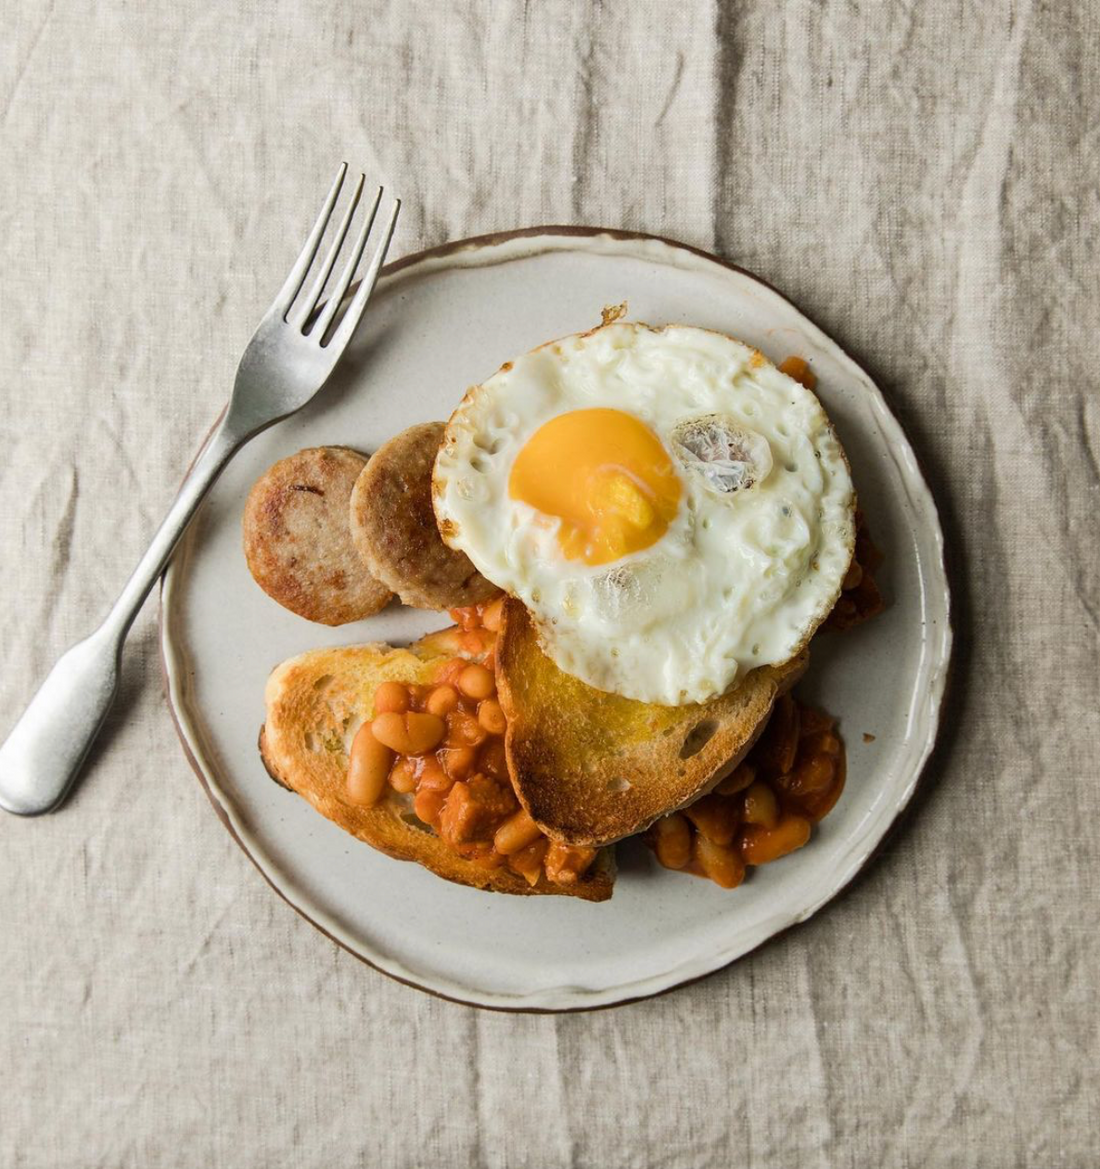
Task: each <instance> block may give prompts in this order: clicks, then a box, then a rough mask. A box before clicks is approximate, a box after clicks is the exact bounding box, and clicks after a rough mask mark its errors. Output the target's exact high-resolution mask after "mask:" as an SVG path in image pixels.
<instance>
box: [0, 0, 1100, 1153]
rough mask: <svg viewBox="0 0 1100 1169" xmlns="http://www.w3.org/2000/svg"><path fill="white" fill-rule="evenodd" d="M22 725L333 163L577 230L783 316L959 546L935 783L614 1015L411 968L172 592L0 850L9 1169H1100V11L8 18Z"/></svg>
mask: <svg viewBox="0 0 1100 1169" xmlns="http://www.w3.org/2000/svg"><path fill="white" fill-rule="evenodd" d="M3 25H4V32H3V37H2V38H0V159H2V165H0V229H2V230H0V237H2V248H3V264H2V267H0V287H2V292H0V307H2V313H0V393H2V398H0V428H2V435H3V460H2V463H0V484H2V489H3V495H2V498H3V506H2V507H0V550H2V551H0V582H2V589H3V598H4V601H3V604H0V631H2V642H0V644H2V646H3V669H2V670H0V723H2V725H0V731H2V732H6V730H7V728H8V727H9V726H10V725H11V723H12V722H13V721H14V720H15V718H16V717H17V715H18V713H19V711H20V710H21V709H22V706H23V703H24V702H25V701H26V699H27V698H28V697H29V695H30V693H31V690H32V688H33V686H34V685H35V684H36V683H37V681H38V680H39V679H40V678H41V677H42V676H43V675H44V674H45V672H46V670H47V668H48V666H49V664H50V663H51V662H52V661H53V659H54V657H55V656H56V655H57V654H58V653H59V652H60V651H61V650H62V649H63V648H64V647H65V646H67V645H68V644H69V643H70V642H71V641H73V640H74V639H76V638H77V637H78V636H80V635H83V634H84V633H85V632H86V631H88V630H89V629H90V628H91V626H92V625H93V624H94V623H95V622H96V621H97V620H98V618H99V617H100V615H101V614H102V612H103V611H104V608H105V606H106V604H107V603H108V602H109V600H110V599H112V598H113V596H114V595H115V593H116V592H117V590H118V588H119V587H120V585H121V582H122V581H123V579H124V578H125V576H126V574H127V572H128V571H129V569H130V568H131V567H132V565H133V563H134V562H135V561H136V558H137V556H138V554H139V553H140V551H141V550H142V549H143V548H144V544H145V541H146V540H147V538H148V536H149V535H150V533H151V532H152V530H153V528H154V526H155V524H156V523H157V522H158V521H159V518H160V516H161V514H162V512H163V511H164V509H165V507H166V506H167V504H168V502H169V500H170V499H171V497H172V494H173V491H174V488H175V486H176V484H177V483H178V481H179V478H180V475H181V474H182V472H183V469H184V468H185V466H186V465H187V462H188V460H189V458H190V456H191V453H192V452H193V450H194V448H195V446H196V444H197V442H198V441H199V439H200V437H201V436H202V435H203V433H204V432H205V430H206V427H207V426H208V425H209V423H210V421H211V420H212V418H213V417H214V415H215V414H216V412H217V410H218V409H219V407H220V404H221V403H222V401H223V399H224V397H225V395H226V392H227V389H228V386H229V385H230V381H231V377H232V374H233V372H234V369H235V366H236V361H237V358H238V356H239V354H240V352H241V349H242V347H243V345H244V343H245V341H246V340H247V339H248V337H249V336H250V334H251V330H252V328H253V326H254V324H255V322H256V321H257V319H258V318H259V315H260V314H261V313H262V311H263V310H264V309H265V308H266V306H267V304H268V302H269V300H270V297H271V295H272V294H273V291H274V289H275V288H277V287H278V285H279V283H280V282H281V280H282V277H283V275H284V269H285V267H286V266H287V264H288V261H289V258H290V256H291V255H292V254H293V251H294V250H295V249H296V247H297V243H298V240H299V237H300V236H301V233H302V226H303V223H304V222H306V219H305V218H304V217H308V216H309V215H310V214H312V212H313V209H314V207H315V206H316V204H317V202H318V196H319V192H320V191H321V190H322V189H323V188H324V184H325V182H326V181H327V178H328V176H329V175H330V174H331V173H332V170H333V168H334V165H335V163H336V162H337V161H338V160H339V159H341V158H348V159H349V160H351V161H352V163H353V164H359V165H362V167H363V168H364V169H365V170H366V171H367V172H368V174H369V175H370V176H371V177H377V178H379V179H381V180H384V181H386V182H387V183H388V184H389V185H390V186H391V187H392V188H393V190H394V191H395V192H398V193H400V194H401V195H402V196H403V198H404V199H405V201H406V202H405V213H404V217H403V220H402V223H401V226H400V229H399V234H398V237H397V240H396V242H395V247H394V252H393V254H394V255H399V254H401V253H404V252H409V251H413V250H416V249H419V248H421V247H424V246H429V245H433V244H438V243H442V242H444V241H446V240H449V239H453V238H457V237H461V236H465V235H470V234H474V233H478V232H487V231H493V230H498V229H506V228H512V227H517V226H527V225H531V224H537V223H580V224H599V225H606V226H612V227H624V228H631V229H636V230H641V231H648V232H654V233H659V234H663V235H667V236H672V237H674V238H678V239H681V240H684V241H686V242H688V243H690V244H693V245H696V246H699V247H703V248H707V249H713V250H715V251H717V252H718V253H719V254H721V255H722V256H724V257H727V258H729V259H731V260H734V261H737V262H738V263H741V264H743V265H745V266H746V267H748V268H750V269H752V270H754V271H755V272H757V273H758V274H760V275H761V276H763V277H764V278H765V279H767V280H768V281H770V282H772V283H774V284H775V285H777V286H778V287H779V288H781V289H782V290H783V291H785V292H786V293H787V294H788V295H790V296H791V297H792V298H793V299H794V300H795V301H796V303H798V304H799V305H800V306H801V307H802V308H803V309H804V310H805V311H806V312H808V313H809V315H810V316H811V317H813V318H814V319H815V320H817V321H818V322H819V323H820V324H821V325H822V326H823V327H824V328H825V329H826V331H827V332H829V333H830V334H832V335H833V336H834V337H836V338H837V339H838V340H839V341H840V342H841V343H842V344H843V345H844V346H846V347H847V348H848V349H849V350H850V351H851V352H853V353H854V354H855V355H856V357H857V358H858V360H860V361H861V362H862V363H863V364H864V365H865V366H866V367H867V368H868V369H869V370H870V371H871V373H872V375H873V376H874V377H875V378H876V380H877V381H878V382H879V384H880V385H881V386H882V388H883V390H884V392H885V394H886V396H887V398H888V400H889V401H890V403H891V405H892V407H893V409H894V410H895V411H896V413H897V414H898V416H899V417H900V418H901V420H902V422H903V424H904V425H905V427H906V428H907V430H908V432H909V434H910V435H911V437H912V440H913V443H914V445H915V447H916V449H917V451H918V453H919V455H920V457H921V460H922V462H923V464H924V466H925V468H926V471H927V474H928V476H929V478H930V481H931V483H932V486H933V489H934V491H935V493H936V496H937V499H938V501H939V505H940V508H941V514H942V517H943V521H944V525H945V528H946V533H947V538H948V544H949V553H950V558H951V563H952V568H953V580H954V586H955V590H956V591H955V604H956V612H957V645H958V649H957V659H956V668H955V684H954V688H953V690H952V692H951V695H950V698H949V704H948V712H947V725H946V729H945V731H944V734H943V741H942V744H941V747H940V750H939V751H938V753H937V755H936V757H935V759H934V761H933V765H932V769H931V772H930V776H929V779H928V782H927V784H926V786H925V788H924V793H923V795H922V796H921V797H920V798H919V799H918V801H917V803H916V806H915V808H914V810H913V812H912V814H911V815H910V816H909V818H908V819H907V821H906V823H905V825H904V827H903V829H902V830H901V831H900V832H899V833H898V834H897V835H896V836H895V837H894V839H893V841H892V843H891V844H890V846H889V847H888V849H887V850H886V852H885V853H884V854H883V855H882V856H881V857H880V859H879V860H878V861H877V862H876V863H875V864H874V865H873V866H872V867H871V868H870V870H869V871H868V872H867V873H866V874H865V875H864V876H863V877H862V878H861V879H860V880H859V881H858V882H857V884H856V885H855V887H854V888H853V889H852V890H851V891H850V892H849V893H847V894H846V895H845V896H844V897H842V898H841V899H840V900H839V901H838V902H836V903H835V904H833V905H832V906H830V907H829V908H828V909H827V910H826V911H824V912H822V913H821V914H820V915H819V916H818V917H817V918H816V919H814V920H813V921H812V922H811V923H810V924H808V925H806V926H804V927H802V928H799V929H798V930H795V931H794V932H792V933H790V934H788V935H786V936H784V937H783V938H782V939H780V940H778V941H776V942H773V943H772V944H769V945H768V946H766V947H764V949H762V950H761V951H759V952H758V953H756V954H754V955H752V956H751V957H749V958H747V959H745V960H744V961H742V962H740V963H738V964H736V965H735V966H734V967H732V968H730V969H729V970H726V971H723V972H721V973H719V974H717V975H715V976H713V977H711V978H708V979H706V980H705V981H703V982H701V983H699V984H697V985H694V986H691V987H689V988H685V989H682V990H679V991H676V992H673V993H672V994H669V995H666V996H664V997H661V998H658V999H655V1000H652V1001H648V1002H643V1003H639V1004H636V1005H633V1006H628V1007H623V1008H619V1009H615V1010H610V1011H605V1012H600V1013H595V1014H580V1015H572V1016H562V1017H538V1016H508V1015H500V1014H493V1013H488V1012H485V1011H480V1010H476V1009H472V1008H467V1007H462V1006H456V1005H452V1004H450V1003H446V1002H441V1001H439V1000H436V999H433V998H431V997H429V996H428V995H425V994H422V993H419V992H417V991H415V990H411V989H408V988H406V987H404V986H400V985H398V984H396V983H393V982H391V981H389V980H388V979H386V978H385V977H383V976H382V975H380V974H377V973H375V972H374V971H372V970H371V969H369V968H367V967H365V966H364V965H362V964H361V963H359V962H358V961H356V960H355V959H354V958H352V957H350V956H349V955H348V954H346V953H344V952H343V951H341V950H339V949H337V948H336V947H335V946H334V945H333V944H332V943H330V942H329V941H327V940H326V939H325V938H323V937H322V936H321V935H320V934H318V933H317V932H316V931H315V930H314V929H313V928H312V927H311V926H310V925H309V924H307V923H306V922H305V921H304V920H302V919H301V918H299V917H298V916H297V915H296V914H295V913H293V912H292V911H291V910H290V909H289V908H288V907H287V906H286V905H285V904H284V903H283V902H282V901H280V900H279V899H278V898H277V897H276V896H274V895H273V893H272V892H271V890H270V889H269V888H268V887H267V886H266V885H265V883H264V882H263V881H262V880H261V879H260V877H259V876H258V874H257V873H256V872H255V870H254V869H253V868H252V866H251V865H250V864H249V862H248V860H247V859H246V857H245V856H244V855H243V854H242V853H241V852H240V850H239V849H238V848H237V847H236V846H235V845H234V844H233V842H232V840H231V839H230V837H229V835H228V834H227V833H226V832H225V830H224V828H223V827H222V825H221V824H220V823H219V821H218V819H217V817H216V816H215V815H214V814H213V813H212V811H211V809H210V807H209V805H208V803H207V800H206V797H205V796H204V795H203V792H202V790H201V788H200V787H199V784H198V783H197V782H196V781H195V778H194V776H193V775H192V773H191V770H190V768H189V766H188V764H187V762H186V761H185V759H184V757H183V754H182V752H181V750H180V748H179V744H178V742H177V740H176V735H175V732H174V730H173V728H172V724H171V720H170V718H169V716H168V713H167V710H166V706H165V701H164V697H163V693H162V688H161V682H160V677H159V665H158V653H157V634H156V626H155V612H154V610H155V606H154V605H150V606H148V607H147V609H146V611H145V612H144V614H143V616H142V617H141V618H140V620H139V621H138V623H137V625H136V627H135V629H134V632H133V634H132V636H131V638H130V642H129V646H128V650H127V653H126V658H125V670H124V677H123V686H122V695H121V700H120V702H119V703H118V706H117V708H116V710H115V712H114V713H113V715H112V716H111V720H110V724H109V727H108V731H107V733H106V734H105V735H104V736H103V738H102V740H101V742H100V743H99V745H98V746H97V747H96V749H95V753H94V755H93V758H92V763H91V766H90V768H89V769H88V773H87V775H86V777H85V781H84V783H83V784H82V786H81V787H80V788H79V790H78V791H77V792H76V794H75V796H74V797H73V799H72V800H71V801H70V802H69V803H68V805H67V806H66V807H65V809H64V811H63V812H61V813H60V814H58V815H55V816H50V817H46V818H43V819H39V820H36V821H20V820H16V819H14V818H12V817H6V816H5V817H0V988H2V996H0V1068H2V1069H3V1071H2V1084H0V1164H2V1165H4V1166H36V1167H37V1166H50V1167H53V1166H104V1167H106V1166H122V1165H126V1166H129V1165H133V1166H157V1165H188V1166H190V1165H196V1166H200V1165H201V1166H234V1167H235V1166H246V1165H247V1166H253V1165H255V1166H271V1165H294V1166H298V1167H302V1169H306V1167H311V1166H333V1165H348V1164H363V1165H371V1166H375V1165H378V1166H381V1165H397V1166H406V1165H407V1166H412V1165H424V1166H442V1167H450V1166H566V1165H577V1166H582V1165H583V1166H596V1167H601V1169H607V1167H612V1166H648V1165H664V1166H676V1167H679V1166H685V1167H686V1166H690V1167H693V1169H697V1167H709V1166H726V1165H730V1164H744V1165H750V1166H764V1165H781V1166H799V1167H802V1169H806V1167H811V1166H822V1167H829V1169H832V1167H841V1166H880V1165H882V1166H907V1167H910V1166H950V1165H989V1166H1001V1165H1013V1166H1016V1165H1020V1166H1025V1165H1026V1166H1054V1165H1067V1166H1088V1165H1095V1164H1097V1159H1098V1157H1100V1153H1098V1152H1097V1148H1096V1146H1097V1136H1098V1128H1100V1108H1098V1098H1100V1095H1098V1088H1097V1074H1096V1073H1097V1056H1098V1047H1100V1043H1098V1039H1100V1035H1098V1032H1100V1022H1098V1020H1100V1012H1098V1010H1097V992H1098V990H1100V975H1098V970H1100V940H1098V939H1100V862H1098V844H1097V840H1098V833H1100V795H1098V792H1100V783H1098V779H1097V760H1098V758H1100V717H1098V702H1097V698H1098V676H1097V675H1098V661H1100V656H1098V613H1100V588H1098V583H1097V576H1098V569H1100V554H1098V551H1097V532H1098V527H1097V509H1098V508H1100V399H1098V396H1097V388H1096V387H1097V377H1098V374H1097V370H1098V368H1100V296H1098V278H1097V264H1096V255H1095V252H1096V240H1097V229H1098V227H1100V197H1098V191H1100V173H1098V166H1097V157H1098V148H1100V130H1098V127H1100V84H1098V81H1097V71H1098V68H1100V6H1098V5H1097V3H1095V2H1092V3H1076V4H1074V3H1056V2H1054V0H1048V2H1046V3H1043V2H1039V0H983V2H982V3H972V2H971V3H967V2H963V0H957V2H956V0H929V2H926V3H908V2H907V3H901V2H898V3H878V4H869V3H854V2H852V0H820V2H813V3H810V2H803V3H787V4H782V5H780V4H774V3H769V2H768V0H745V2H743V3H728V4H722V3H706V2H695V0H692V2H689V3H683V4H666V3H661V2H658V0H635V2H633V3H629V4H627V3H616V2H612V0H603V2H601V0H589V2H573V0H541V2H538V3H519V2H518V0H516V2H514V3H512V2H500V3H493V4H487V3H480V2H464V3H459V2H457V0H454V2H451V3H443V2H442V0H436V2H427V0H425V2H421V3H381V2H369V3H350V2H348V0H328V2H327V3H319V2H318V0H296V2H294V3H285V4H280V3H274V2H271V3H267V4H262V5H243V4H233V3H222V2H220V0H180V2H179V3H176V4H166V3H149V4H135V3H127V2H126V0H67V2H65V3H44V2H43V0H10V2H9V3H8V4H6V5H5V11H4V17H3Z"/></svg>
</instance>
